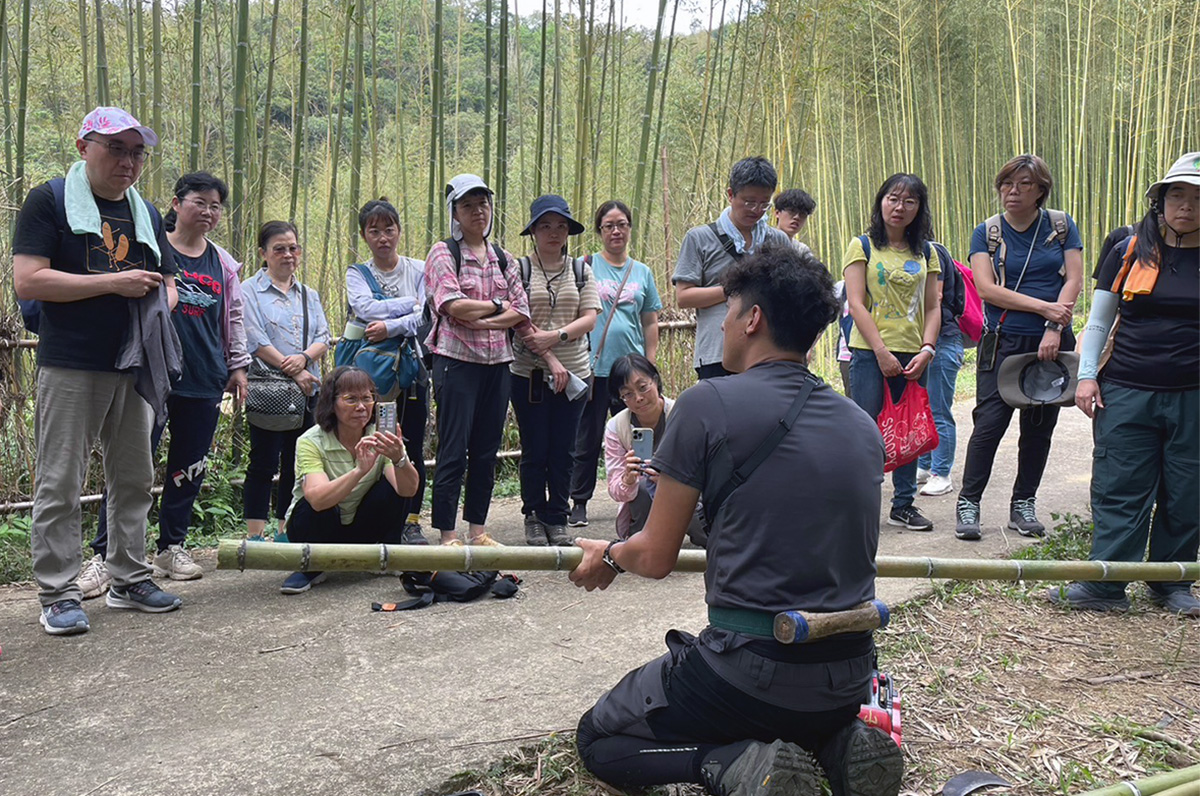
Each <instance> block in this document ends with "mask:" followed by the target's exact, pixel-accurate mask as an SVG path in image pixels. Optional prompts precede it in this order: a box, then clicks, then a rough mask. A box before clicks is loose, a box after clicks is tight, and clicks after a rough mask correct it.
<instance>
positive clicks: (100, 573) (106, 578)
mask: <svg viewBox="0 0 1200 796" xmlns="http://www.w3.org/2000/svg"><path fill="white" fill-rule="evenodd" d="M78 583H79V588H80V589H82V590H83V599H85V600H90V599H92V598H93V597H99V596H100V595H101V594H104V592H106V591H108V586H109V584H111V583H112V576H111V575H109V574H108V567H106V566H105V565H104V559H103V558H101V557H100V556H92V557H91V559H89V560H88V561H85V562H84V564H83V569H82V570H80V572H79V580H78Z"/></svg>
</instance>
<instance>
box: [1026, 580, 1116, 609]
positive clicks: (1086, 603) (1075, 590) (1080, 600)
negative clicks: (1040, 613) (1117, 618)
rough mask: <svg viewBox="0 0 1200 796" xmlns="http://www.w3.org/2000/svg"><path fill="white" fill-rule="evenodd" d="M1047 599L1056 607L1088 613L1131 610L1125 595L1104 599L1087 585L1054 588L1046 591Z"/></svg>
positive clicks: (1070, 584)
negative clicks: (1082, 610)
mask: <svg viewBox="0 0 1200 796" xmlns="http://www.w3.org/2000/svg"><path fill="white" fill-rule="evenodd" d="M1046 597H1047V598H1048V599H1049V600H1050V602H1052V603H1054V604H1055V605H1061V606H1063V607H1066V608H1082V609H1084V610H1087V611H1128V610H1129V598H1128V597H1126V596H1125V595H1124V594H1122V595H1121V596H1120V597H1102V596H1100V595H1099V594H1096V593H1095V592H1094V591H1092V590H1091V589H1089V588H1088V587H1087V584H1085V583H1069V584H1067V585H1066V586H1055V587H1052V588H1050V589H1047V590H1046Z"/></svg>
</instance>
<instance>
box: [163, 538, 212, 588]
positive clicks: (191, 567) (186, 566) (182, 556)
mask: <svg viewBox="0 0 1200 796" xmlns="http://www.w3.org/2000/svg"><path fill="white" fill-rule="evenodd" d="M150 565H151V566H152V567H153V568H154V577H156V578H170V579H171V580H196V579H198V578H202V577H204V570H203V569H201V568H200V565H199V564H197V563H196V562H195V561H193V560H192V557H191V556H190V555H188V551H187V550H185V549H184V548H183V545H181V544H173V545H171V546H170V547H168V548H167V549H166V550H163V551H162V552H161V553H159V554H158V555H156V556H154V558H152V559H151V560H150Z"/></svg>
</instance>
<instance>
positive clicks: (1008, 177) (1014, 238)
mask: <svg viewBox="0 0 1200 796" xmlns="http://www.w3.org/2000/svg"><path fill="white" fill-rule="evenodd" d="M1053 185H1054V180H1053V178H1052V177H1051V176H1050V169H1049V167H1048V166H1047V165H1046V162H1045V161H1044V160H1042V159H1041V158H1039V157H1038V156H1036V155H1018V156H1017V157H1015V158H1013V159H1012V160H1010V161H1008V163H1005V164H1004V168H1002V169H1000V173H999V174H997V175H996V182H995V187H996V193H997V195H998V197H999V199H1000V203H1001V205H1002V206H1003V207H1004V212H1003V214H1001V215H999V216H993V217H992V218H991V219H989V220H988V221H985V222H984V223H982V224H980V225H979V226H978V227H976V228H975V233H974V234H973V235H972V236H971V271H972V272H973V273H974V274H975V286H976V288H978V290H979V296H980V298H982V299H983V304H984V317H985V322H986V326H987V332H988V333H995V334H996V339H995V354H994V356H992V355H989V351H988V347H989V346H988V344H987V339H988V334H985V335H984V340H983V341H981V342H980V345H979V362H978V375H977V376H976V380H975V410H974V412H973V413H972V417H973V419H974V423H975V427H974V430H973V431H972V432H971V441H970V442H969V443H967V459H966V463H965V464H964V465H963V485H962V490H961V491H960V492H959V494H958V505H957V514H958V518H957V519H958V522H957V525H956V526H955V535H956V536H957V537H958V538H959V539H968V540H975V539H979V538H980V535H981V530H980V520H979V503H980V501H981V500H982V499H983V490H984V489H985V488H986V487H987V482H988V479H989V478H990V477H991V474H992V464H993V463H994V461H995V459H996V450H997V448H999V446H1000V440H1001V439H1003V438H1004V432H1005V431H1006V430H1007V429H1008V424H1009V422H1010V421H1011V420H1012V414H1013V407H1011V406H1009V405H1008V404H1006V403H1005V402H1004V399H1003V398H1001V397H1000V391H999V388H998V386H997V383H996V375H997V374H998V373H999V372H1000V365H1001V363H1003V362H1004V360H1005V359H1006V358H1008V357H1011V356H1015V355H1018V354H1028V353H1032V352H1037V355H1038V359H1042V360H1050V359H1054V358H1055V357H1057V356H1058V352H1059V351H1060V350H1061V351H1072V350H1074V348H1075V336H1074V334H1073V332H1072V330H1071V318H1072V316H1073V313H1074V311H1075V299H1077V298H1078V297H1079V291H1080V289H1081V288H1082V287H1083V243H1082V242H1081V241H1080V238H1079V230H1078V229H1077V228H1076V226H1075V222H1074V221H1072V220H1071V217H1070V216H1068V215H1067V214H1066V213H1061V212H1059V211H1054V210H1046V209H1045V203H1046V198H1047V197H1048V196H1049V195H1050V189H1051V188H1052V187H1053ZM997 233H998V236H999V240H997V239H996V236H997ZM989 236H990V237H991V240H989ZM1001 241H1002V243H1000V242H1001ZM998 243H1000V245H999V247H997V244H998ZM993 249H994V251H993ZM1057 423H1058V407H1056V406H1038V407H1034V408H1030V409H1022V410H1021V436H1020V441H1019V442H1018V446H1017V478H1016V481H1015V483H1014V484H1013V491H1012V499H1011V502H1010V505H1009V522H1008V527H1009V528H1010V529H1011V530H1014V531H1017V532H1018V533H1020V534H1021V535H1023V536H1043V535H1044V534H1045V533H1046V528H1045V526H1044V525H1042V523H1040V522H1038V519H1037V515H1036V513H1035V508H1036V500H1037V490H1038V486H1039V485H1040V484H1041V481H1042V473H1043V472H1044V471H1045V469H1046V459H1047V457H1048V456H1049V455H1050V437H1051V435H1052V434H1053V433H1054V426H1055V425H1056V424H1057Z"/></svg>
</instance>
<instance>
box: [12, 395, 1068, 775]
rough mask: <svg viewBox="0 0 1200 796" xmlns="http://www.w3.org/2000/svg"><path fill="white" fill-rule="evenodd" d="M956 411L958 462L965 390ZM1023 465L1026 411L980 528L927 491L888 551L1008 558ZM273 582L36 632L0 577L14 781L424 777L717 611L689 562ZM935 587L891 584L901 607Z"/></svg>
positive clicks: (463, 761) (572, 716)
mask: <svg viewBox="0 0 1200 796" xmlns="http://www.w3.org/2000/svg"><path fill="white" fill-rule="evenodd" d="M957 414H958V416H959V428H960V439H961V440H962V442H961V444H960V450H959V456H958V461H959V466H960V467H961V461H962V457H963V454H964V453H965V442H966V438H967V436H968V433H969V427H970V420H969V411H968V407H966V406H960V407H959V411H958V413H957ZM1090 455H1091V435H1090V430H1089V427H1088V425H1087V421H1086V419H1085V418H1084V417H1083V416H1082V414H1081V413H1079V412H1076V411H1068V412H1064V413H1063V417H1062V421H1061V422H1060V425H1059V430H1058V432H1057V434H1056V437H1055V443H1054V449H1053V451H1052V454H1051V466H1050V468H1049V470H1048V472H1047V476H1046V479H1045V485H1044V487H1043V490H1042V492H1041V495H1040V511H1041V515H1042V518H1043V519H1044V520H1045V521H1046V522H1047V524H1049V522H1050V513H1051V512H1081V513H1086V511H1087V504H1088V494H1087V491H1088V481H1089V473H1090ZM1015 461H1016V438H1015V429H1014V433H1013V434H1012V435H1011V437H1010V438H1009V439H1006V440H1005V442H1004V444H1003V446H1002V447H1001V450H1000V454H999V456H998V459H997V462H998V464H997V468H996V474H995V477H994V479H993V484H992V488H991V489H990V491H989V493H988V495H987V496H986V497H985V500H984V506H983V510H984V522H985V538H984V540H983V541H982V542H980V543H976V544H969V543H964V542H959V541H957V540H955V539H954V536H953V501H954V497H953V495H950V496H946V497H941V498H920V499H919V505H920V506H921V507H922V508H923V509H925V510H926V511H927V512H928V513H929V515H930V516H931V518H932V519H933V520H934V521H935V523H936V525H937V528H936V530H935V531H934V532H933V533H931V534H917V533H911V532H908V533H904V532H900V531H897V530H896V529H893V528H890V527H888V526H884V531H883V533H882V538H881V549H880V553H881V554H883V555H929V556H938V557H996V556H1003V555H1004V554H1005V553H1006V552H1007V551H1008V550H1009V549H1011V548H1014V547H1016V546H1019V545H1021V544H1024V543H1026V540H1024V539H1022V538H1021V537H1019V536H1016V535H1015V534H1004V533H1001V531H1000V526H1001V525H1002V524H1003V522H1004V521H1006V520H1007V501H1008V489H1009V485H1010V484H1011V481H1012V477H1013V472H1014V468H1015ZM955 481H956V483H957V481H958V473H957V472H956V473H955ZM890 492H891V488H890V484H889V485H888V486H886V487H885V490H884V493H885V501H884V502H885V504H886V503H887V497H888V496H889V495H890ZM592 508H593V511H592V513H593V521H592V525H591V527H590V528H589V529H587V530H588V531H589V533H588V535H590V536H595V537H606V536H609V535H610V531H609V529H610V528H611V523H612V521H613V519H614V518H615V516H616V508H615V506H614V505H613V504H611V503H608V502H603V503H602V502H600V501H597V502H595V503H594V505H593V507H592ZM493 525H494V534H495V535H496V536H497V538H499V539H500V540H501V541H504V542H511V543H517V542H518V540H519V538H520V511H519V506H518V505H517V503H516V502H514V501H506V502H504V503H502V504H498V505H497V506H496V507H495V510H494V523H493ZM207 563H208V568H210V569H211V567H212V560H211V556H210V557H209V559H208V561H207ZM280 581H281V576H280V575H279V574H277V573H270V572H250V573H244V574H239V573H232V572H215V571H208V572H207V573H206V575H205V577H204V579H203V580H200V581H195V582H192V583H184V584H177V590H178V592H179V593H180V594H181V595H182V596H183V597H184V600H185V605H184V608H183V609H182V610H180V611H178V612H175V613H171V614H166V615H162V616H150V615H131V614H129V613H125V612H121V611H111V610H107V609H105V608H104V607H103V606H102V605H100V604H99V603H100V601H90V602H89V603H87V604H86V606H85V607H86V608H87V609H88V611H89V616H90V618H91V623H92V631H91V632H90V633H88V634H86V635H84V636H81V637H73V638H51V637H49V636H46V635H44V634H43V633H42V630H41V628H40V626H39V625H38V622H37V608H36V599H35V595H34V592H33V590H32V589H31V588H29V587H11V588H6V589H0V647H3V655H2V656H0V772H3V773H2V774H0V782H2V785H0V792H3V793H5V794H13V796H32V794H39V796H54V795H56V794H63V795H64V796H67V795H68V794H70V795H71V796H78V795H79V794H90V795H92V796H99V795H107V794H143V793H145V794H149V793H154V794H165V795H168V796H169V795H171V794H181V795H184V794H213V793H256V794H279V795H280V796H284V795H286V796H293V794H296V793H305V794H312V793H315V794H351V793H353V794H383V793H388V794H392V793H395V794H411V793H415V792H416V791H418V790H420V789H421V788H423V787H427V786H429V785H431V784H433V783H436V782H438V781H440V780H442V779H443V778H444V777H445V776H447V775H449V774H452V773H454V772H456V771H460V770H462V769H464V768H468V767H471V766H476V765H479V764H482V763H485V762H487V761H489V760H492V759H494V758H495V757H497V756H498V755H499V754H501V753H502V752H505V751H509V750H511V749H512V748H514V747H515V746H517V745H519V744H521V743H523V742H524V739H526V738H528V737H530V736H535V735H537V734H540V733H546V732H550V731H554V730H573V729H574V726H575V722H576V721H577V719H578V717H579V715H580V714H581V713H582V712H583V710H585V709H586V708H587V707H588V706H589V705H590V704H591V703H592V702H593V701H594V700H595V699H596V697H597V696H598V695H599V694H600V693H601V692H602V691H603V690H605V689H606V688H608V687H609V686H611V685H612V684H613V683H615V682H616V680H617V679H618V678H619V677H620V676H621V675H623V674H624V673H625V672H626V671H627V670H628V669H630V668H631V667H633V666H635V665H637V664H640V663H641V662H643V661H645V660H647V659H649V658H650V657H652V656H655V655H657V654H659V652H660V650H661V649H662V637H663V634H664V632H665V631H666V630H667V629H669V628H671V627H681V628H685V629H690V630H698V629H699V628H701V627H702V626H703V624H704V602H703V584H702V582H701V580H700V579H699V578H698V577H695V576H688V575H673V576H671V577H669V578H667V579H666V580H664V581H661V582H652V581H645V580H640V579H637V578H632V577H627V578H622V579H621V580H620V581H619V582H618V584H617V586H615V587H614V588H613V589H611V590H610V591H608V592H606V593H603V594H592V595H588V594H585V593H583V592H580V591H577V590H576V589H574V588H573V587H571V586H570V584H569V583H568V582H567V580H566V577H565V575H563V574H561V573H531V574H530V575H529V577H528V578H526V581H525V585H524V586H523V588H522V592H521V595H520V597H519V598H518V599H517V600H514V601H508V602H503V601H495V600H482V601H480V602H478V603H473V604H469V605H451V606H447V605H438V606H434V607H432V608H429V609H426V610H423V611H418V612H414V613H409V614H375V613H372V612H371V611H370V610H369V604H370V603H371V602H372V601H377V600H380V599H382V598H394V597H398V596H400V589H399V586H398V584H397V582H396V580H395V579H394V578H389V577H380V576H370V575H352V574H345V575H335V576H333V577H331V578H330V580H329V582H328V583H327V584H325V585H322V586H319V587H317V588H315V589H314V590H313V591H312V592H311V593H309V594H306V595H301V596H296V597H285V596H283V595H281V594H280V593H279V591H278V586H279V583H280ZM927 588H928V583H926V582H923V581H902V580H887V581H883V580H881V581H880V583H879V593H880V596H881V597H882V598H883V599H885V600H887V601H888V602H890V603H893V604H895V603H899V602H901V601H903V600H905V599H907V598H909V597H911V596H913V595H915V594H918V593H921V592H922V591H923V590H924V589H927ZM1018 621H1019V617H1018V618H1014V622H1018ZM909 727H911V728H913V729H912V730H910V732H916V731H917V729H916V727H917V725H915V724H910V725H909Z"/></svg>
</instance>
